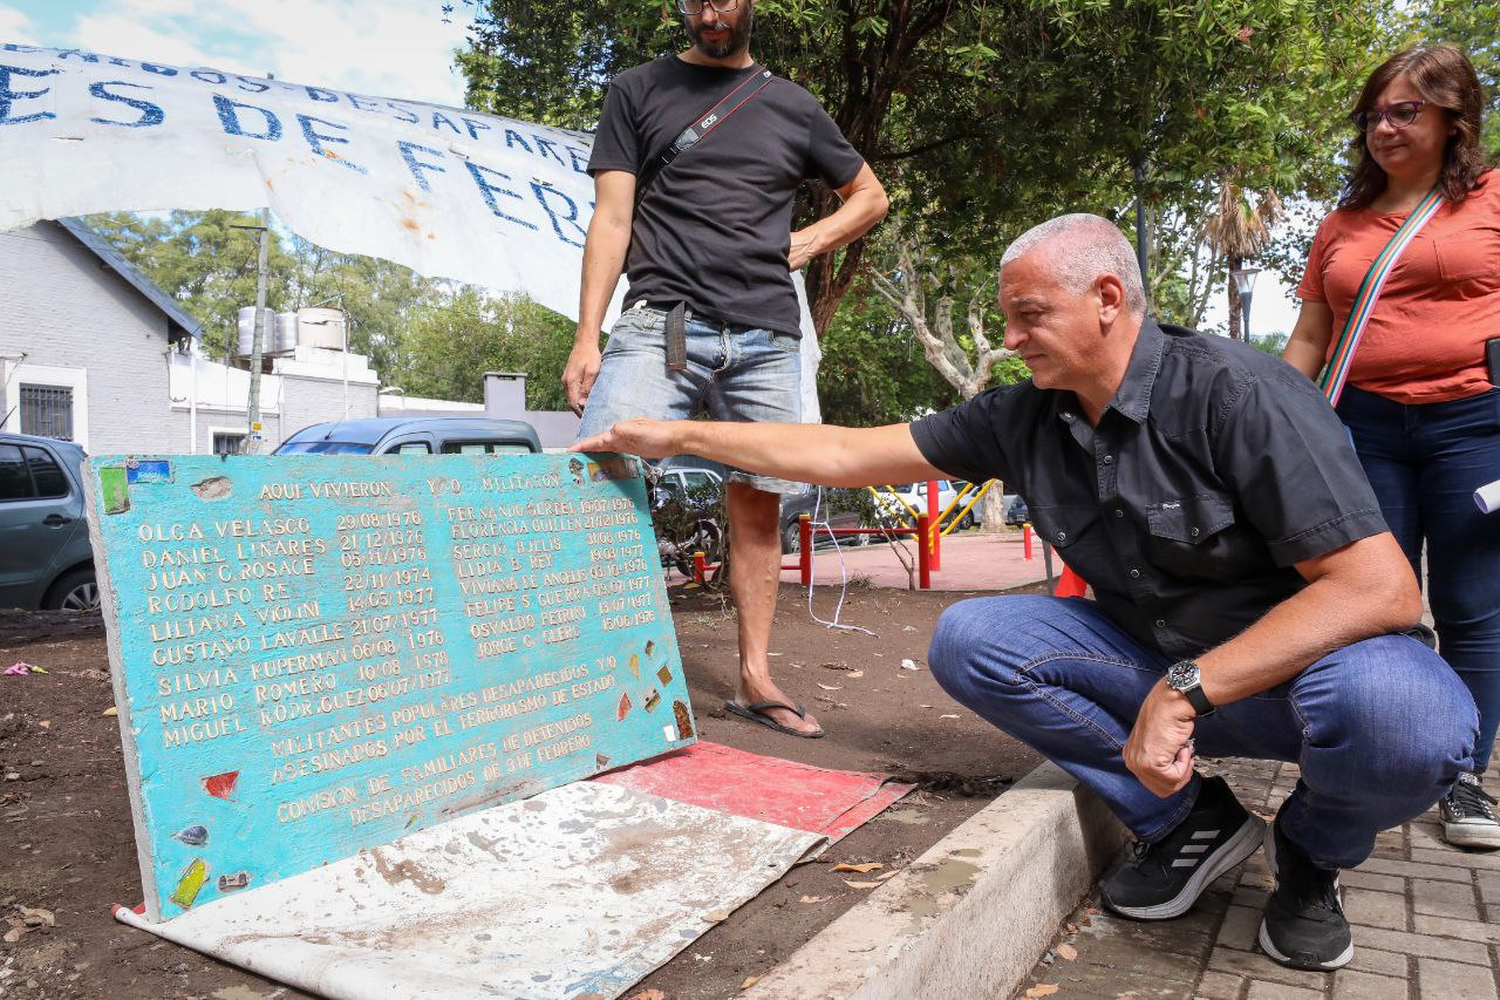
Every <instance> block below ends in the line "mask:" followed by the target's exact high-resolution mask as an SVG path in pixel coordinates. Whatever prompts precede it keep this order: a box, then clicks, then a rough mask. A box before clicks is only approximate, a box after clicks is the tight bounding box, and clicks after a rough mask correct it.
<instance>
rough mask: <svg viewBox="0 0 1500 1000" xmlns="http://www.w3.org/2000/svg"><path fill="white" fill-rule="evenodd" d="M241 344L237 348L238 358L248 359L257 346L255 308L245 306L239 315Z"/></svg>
mask: <svg viewBox="0 0 1500 1000" xmlns="http://www.w3.org/2000/svg"><path fill="white" fill-rule="evenodd" d="M238 330H239V342H238V343H237V344H236V346H235V350H234V353H235V354H236V355H237V356H238V357H242V358H248V357H249V356H250V351H251V349H252V348H253V347H254V345H255V341H254V339H253V338H254V337H255V307H254V306H243V307H241V308H240V313H239V322H238Z"/></svg>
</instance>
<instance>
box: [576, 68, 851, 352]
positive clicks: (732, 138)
mask: <svg viewBox="0 0 1500 1000" xmlns="http://www.w3.org/2000/svg"><path fill="white" fill-rule="evenodd" d="M760 72H762V67H760V66H758V65H752V66H750V67H748V68H745V69H723V68H720V67H716V66H699V65H696V64H694V63H689V62H684V61H683V60H681V59H679V58H677V57H676V56H668V57H665V58H662V59H658V60H656V61H655V62H650V63H646V64H645V65H643V66H637V67H635V68H634V69H631V70H627V71H626V72H624V73H621V74H620V75H619V76H618V77H616V78H615V80H614V81H613V82H612V83H611V84H610V86H609V93H608V94H607V95H606V97H605V99H604V114H603V116H602V117H601V118H600V120H599V130H598V133H597V135H595V137H594V151H593V154H592V155H591V156H590V157H589V173H590V174H591V175H592V174H594V173H595V172H596V171H599V170H626V171H629V172H630V173H633V174H637V175H639V174H640V172H641V171H642V169H643V168H644V167H645V164H646V161H647V159H648V158H650V157H652V156H655V155H656V154H657V153H659V152H660V151H661V150H663V149H664V148H666V147H667V146H668V145H669V144H670V143H671V142H672V140H674V139H676V138H677V136H678V134H680V133H681V132H682V130H683V129H684V128H686V127H687V126H688V125H691V124H693V122H694V121H696V120H697V118H698V117H699V116H701V115H703V114H704V113H706V112H707V111H708V110H709V109H710V108H712V107H713V106H714V105H715V104H717V103H718V102H719V101H721V100H723V99H724V98H725V97H726V96H727V95H728V94H729V93H730V92H731V91H733V90H734V89H735V88H736V87H737V86H739V85H740V84H742V83H744V82H745V81H746V80H747V79H749V78H750V77H751V76H753V75H755V74H757V73H760ZM757 85H758V84H757V83H750V84H747V85H746V86H745V89H744V90H743V91H742V92H741V94H740V95H737V96H736V99H735V101H734V102H731V103H730V105H727V106H726V110H727V107H730V106H733V104H734V103H737V102H738V101H739V100H740V98H742V97H743V96H744V95H747V94H749V93H750V92H751V91H752V90H754V89H755V87H756V86H757ZM721 114H722V112H721ZM863 164H864V159H863V158H862V157H861V156H860V155H859V154H858V153H856V152H855V151H854V148H853V147H852V146H850V145H849V142H848V140H847V139H845V138H844V135H843V133H842V132H840V131H839V129H838V126H837V125H835V124H834V123H833V119H831V118H829V117H828V114H827V112H825V111H824V110H823V108H822V106H821V105H819V104H818V101H817V98H815V97H813V96H812V95H811V94H809V93H808V92H807V91H806V90H803V89H802V88H801V87H799V86H797V85H796V84H795V83H791V82H790V81H787V80H783V79H781V78H779V77H773V78H772V79H771V82H770V84H769V85H768V86H767V87H766V88H765V89H764V90H762V91H761V92H760V93H759V94H758V95H756V97H755V98H754V99H753V100H751V101H749V102H748V103H746V104H744V105H743V106H741V107H740V108H739V110H738V111H736V112H734V114H733V116H731V117H730V118H729V119H728V120H727V121H725V122H724V123H722V124H720V125H719V126H718V127H717V128H715V129H713V130H712V131H711V132H709V133H708V134H707V135H706V136H704V137H703V138H702V139H701V140H699V141H698V143H697V144H695V145H694V146H693V147H692V148H690V149H688V150H687V151H685V152H684V153H682V154H681V155H680V156H678V157H677V159H676V160H675V161H673V163H672V165H671V166H669V167H667V168H666V169H665V170H664V171H662V173H661V175H660V176H658V177H657V178H656V181H655V183H654V184H653V185H652V186H651V188H650V190H649V192H648V193H647V195H646V196H645V198H644V200H642V201H641V204H640V206H639V208H638V209H637V211H636V215H635V220H634V223H633V225H632V228H631V242H630V253H629V254H628V255H627V257H626V261H625V267H626V273H627V275H628V276H629V278H630V292H629V296H628V298H627V299H626V301H627V302H635V301H637V300H639V299H647V300H649V301H652V302H658V301H659V302H678V301H684V302H687V304H688V305H689V306H690V307H691V308H692V309H693V311H694V312H698V313H704V314H707V315H709V316H714V317H717V318H719V319H721V320H728V321H729V322H732V323H742V324H745V325H746V326H758V327H766V328H768V329H772V330H778V331H781V332H784V333H790V334H793V335H796V334H797V333H798V332H799V329H800V326H799V323H798V309H797V298H796V293H795V292H794V291H793V288H792V280H791V275H790V274H789V273H788V271H787V253H788V252H789V250H790V248H791V238H790V236H791V225H792V201H793V199H794V197H795V196H796V193H797V188H798V187H799V186H800V185H801V183H802V181H803V180H804V179H808V178H818V179H820V180H822V181H824V182H825V183H827V184H828V185H829V186H830V187H833V188H840V187H843V186H844V185H845V184H848V183H849V182H850V181H852V180H853V179H854V176H855V175H856V174H857V173H859V169H860V167H861V166H863Z"/></svg>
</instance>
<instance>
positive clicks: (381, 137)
mask: <svg viewBox="0 0 1500 1000" xmlns="http://www.w3.org/2000/svg"><path fill="white" fill-rule="evenodd" d="M591 145H592V139H591V137H590V136H588V135H586V134H584V133H580V132H571V131H564V130H561V129H554V128H547V127H545V126H541V125H533V124H529V123H526V122H519V121H513V120H509V119H504V118H497V117H494V116H491V115H483V114H478V113H475V112H471V111H462V110H458V109H454V108H445V107H439V106H436V105H432V104H424V103H421V102H417V101H403V100H392V99H386V98H373V97H366V96H363V95H359V94H350V93H345V92H343V91H337V90H328V89H324V88H321V87H314V86H305V85H301V84H294V83H287V82H284V81H281V80H264V79H259V78H256V77H250V76H238V75H235V74H230V73H223V72H220V71H218V70H212V69H192V68H188V67H182V66H162V65H155V64H152V63H143V62H137V61H135V60H131V59H119V58H113V57H110V56H105V55H100V54H97V53H93V52H86V51H80V50H76V49H46V48H36V47H32V46H25V45H9V44H0V177H3V178H4V179H5V180H4V183H0V230H5V229H13V228H17V227H19V226H24V225H27V224H29V223H32V222H35V221H37V220H39V219H54V218H60V217H64V216H72V215H85V214H88V213H92V212H105V211H151V210H160V209H174V208H175V209H208V208H227V209H255V208H260V207H261V206H269V207H270V209H271V211H272V212H273V213H274V214H275V215H276V216H277V217H278V218H279V219H281V220H282V222H284V223H285V224H286V225H287V226H288V227H289V228H291V229H292V230H294V231H295V232H297V233H299V234H300V235H302V236H304V237H306V238H307V239H309V240H312V241H313V242H314V243H318V244H320V245H322V246H325V247H328V248H330V249H333V250H337V251H340V252H348V253H362V254H369V255H372V256H379V257H385V258H387V259H390V260H393V261H397V262H399V263H402V264H405V265H407V266H409V267H412V268H413V269H415V270H417V271H419V272H421V273H423V274H426V275H429V276H434V277H444V278H453V279H457V280H460V281H467V282H472V283H475V284H479V285H484V286H487V287H489V288H492V289H495V290H497V291H524V292H526V293H527V294H529V295H530V296H531V297H532V298H534V299H536V300H537V301H539V302H541V303H542V304H544V305H546V306H548V307H549V308H551V309H554V310H556V311H558V312H560V313H563V314H564V315H570V316H571V315H576V311H577V308H578V280H579V255H580V253H581V251H582V248H583V240H584V233H585V230H586V228H587V226H588V219H589V216H590V214H591V211H592V205H591V202H592V199H593V181H592V179H591V178H590V177H589V176H588V174H587V173H586V167H587V164H588V157H589V149H590V147H591Z"/></svg>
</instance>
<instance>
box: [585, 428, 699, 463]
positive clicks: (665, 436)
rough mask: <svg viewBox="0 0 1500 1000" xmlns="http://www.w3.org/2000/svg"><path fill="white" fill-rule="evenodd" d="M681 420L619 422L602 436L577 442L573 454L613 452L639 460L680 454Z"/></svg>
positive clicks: (596, 435) (598, 435)
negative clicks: (634, 456) (635, 456)
mask: <svg viewBox="0 0 1500 1000" xmlns="http://www.w3.org/2000/svg"><path fill="white" fill-rule="evenodd" d="M683 423H684V421H680V420H673V421H664V420H643V419H636V420H622V421H620V422H619V423H617V424H615V425H614V426H613V427H611V428H610V429H609V430H607V431H605V432H604V433H603V434H595V435H594V436H593V437H591V438H588V439H586V440H583V441H579V442H578V443H577V444H575V445H574V446H573V449H572V450H573V451H584V452H595V451H615V452H627V453H629V454H632V455H639V456H640V457H642V458H666V457H667V456H668V455H676V454H678V453H679V452H681V451H682V447H681V433H680V427H681V425H682V424H683Z"/></svg>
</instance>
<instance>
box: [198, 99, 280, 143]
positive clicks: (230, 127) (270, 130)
mask: <svg viewBox="0 0 1500 1000" xmlns="http://www.w3.org/2000/svg"><path fill="white" fill-rule="evenodd" d="M214 107H216V108H218V109H219V121H220V122H221V123H223V125H224V132H225V134H227V135H242V136H244V137H245V138H246V139H268V140H270V141H271V142H276V141H277V140H279V139H280V138H281V119H279V118H277V117H276V116H275V115H273V114H272V113H271V112H269V111H267V110H266V109H265V108H257V107H256V106H255V105H253V104H244V103H241V102H240V101H231V100H230V99H229V98H227V97H220V96H219V95H218V94H215V95H214ZM237 108H244V109H245V110H246V111H255V112H257V113H259V114H261V115H264V116H265V119H266V130H265V131H264V132H246V131H245V130H244V129H243V128H241V127H240V116H239V112H238V111H237V110H236V109H237Z"/></svg>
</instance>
